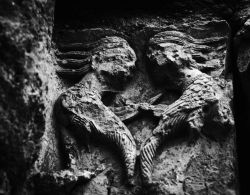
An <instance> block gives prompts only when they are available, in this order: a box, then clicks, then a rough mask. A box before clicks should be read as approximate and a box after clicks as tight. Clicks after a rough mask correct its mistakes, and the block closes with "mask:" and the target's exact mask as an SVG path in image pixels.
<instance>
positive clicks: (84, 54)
mask: <svg viewBox="0 0 250 195" xmlns="http://www.w3.org/2000/svg"><path fill="white" fill-rule="evenodd" d="M59 50H60V52H59V53H58V56H59V57H60V58H61V60H59V65H60V66H61V67H63V68H62V69H59V70H58V71H57V72H58V74H59V75H61V76H62V77H64V78H66V77H67V78H74V77H79V76H84V77H83V78H82V79H81V80H80V82H78V83H77V84H75V85H74V86H72V87H70V88H69V89H67V90H66V91H65V92H64V93H62V94H61V95H60V97H59V98H58V100H57V102H56V104H55V115H56V121H57V123H58V124H60V126H61V128H66V129H67V132H69V134H70V135H71V136H72V137H74V138H75V139H76V140H78V142H85V143H86V146H87V148H88V144H89V143H88V142H89V137H92V138H97V139H99V140H100V141H101V142H108V143H111V145H112V146H113V147H114V145H115V148H118V149H119V151H120V152H121V156H122V158H123V160H124V164H125V167H126V172H127V177H128V180H129V182H130V183H131V182H132V177H133V175H134V166H135V158H136V146H135V141H134V138H133V137H132V135H131V133H130V131H129V130H128V129H127V127H126V126H125V125H124V124H123V122H122V121H121V120H120V119H119V118H118V117H117V116H116V115H115V114H114V113H113V112H112V111H111V110H110V109H109V108H108V107H106V106H105V105H104V104H103V102H102V96H103V94H104V93H105V91H114V90H117V89H119V90H120V89H121V88H122V87H123V86H124V85H125V84H126V81H127V80H128V79H129V77H131V75H132V70H133V69H134V67H135V61H136V55H135V53H134V51H133V49H132V48H131V47H130V46H129V44H128V43H127V41H126V40H124V39H123V38H120V37H116V36H109V37H104V38H100V39H99V40H96V41H92V42H89V43H72V44H67V45H61V46H59Z"/></svg>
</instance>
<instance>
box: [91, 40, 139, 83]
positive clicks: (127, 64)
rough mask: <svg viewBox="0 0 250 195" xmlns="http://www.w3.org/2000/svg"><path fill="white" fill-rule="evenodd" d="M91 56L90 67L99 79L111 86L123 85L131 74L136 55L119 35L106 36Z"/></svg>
mask: <svg viewBox="0 0 250 195" xmlns="http://www.w3.org/2000/svg"><path fill="white" fill-rule="evenodd" d="M100 42H101V45H100V46H99V47H98V49H97V51H96V52H95V53H94V55H93V56H92V67H93V69H94V70H95V71H96V72H97V74H98V76H99V78H100V79H101V81H103V82H105V83H108V84H109V85H112V86H117V87H118V86H119V87H121V86H123V84H124V83H125V82H126V81H127V79H128V78H130V77H131V76H132V70H133V69H134V68H135V61H136V55H135V52H134V51H133V49H132V48H131V47H130V46H129V44H128V42H127V41H126V40H124V39H123V38H120V37H115V36H113V37H106V38H103V39H101V40H100Z"/></svg>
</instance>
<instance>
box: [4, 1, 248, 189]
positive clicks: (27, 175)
mask: <svg viewBox="0 0 250 195" xmlns="http://www.w3.org/2000/svg"><path fill="white" fill-rule="evenodd" d="M57 2H59V3H57V5H60V4H63V3H62V1H57ZM126 4H128V5H130V4H129V3H126ZM150 5H151V4H150ZM124 6H125V5H124ZM83 7H84V6H80V5H78V4H75V3H70V4H69V3H67V4H66V6H65V7H60V6H56V9H58V10H57V11H56V12H57V13H56V20H55V27H54V33H53V37H54V39H53V42H52V44H51V33H52V26H53V20H52V18H53V17H52V15H53V10H54V2H53V1H52V0H47V1H46V0H45V1H44V0H43V1H42V0H33V1H28V0H23V1H14V0H13V1H9V0H2V1H1V2H0V11H1V12H0V72H1V74H0V81H1V82H0V86H1V87H0V94H1V100H0V110H1V114H0V148H1V149H0V151H1V158H0V164H1V170H0V188H1V189H0V190H1V193H2V194H29V193H32V192H33V193H35V194H51V193H52V194H237V193H238V179H237V161H236V151H235V149H236V146H235V136H236V135H235V130H234V129H232V130H231V131H230V132H229V133H227V134H226V135H225V134H222V136H219V137H220V138H219V139H218V137H217V135H218V133H217V131H214V129H211V128H209V125H208V132H212V135H214V136H213V138H211V136H208V137H204V136H202V137H198V138H197V139H196V140H193V142H192V143H190V138H189V137H188V135H189V132H187V134H185V133H184V134H182V133H180V134H178V135H177V136H176V137H175V136H174V137H173V138H171V139H170V140H169V141H168V142H167V143H166V144H165V145H164V146H163V147H162V148H161V149H160V151H159V153H157V155H156V158H155V159H154V161H153V164H154V167H153V173H152V178H153V180H154V181H156V182H155V183H153V184H152V185H150V186H143V185H142V182H141V173H140V166H139V160H136V164H135V175H134V180H135V183H134V185H133V186H128V185H127V178H126V171H125V170H126V169H124V167H123V166H122V164H123V163H124V162H123V161H124V159H122V158H119V157H120V156H122V155H119V153H117V152H115V149H114V151H113V148H114V147H113V148H112V145H111V146H107V147H106V146H104V145H101V144H99V142H98V141H95V140H90V152H88V151H87V149H86V148H85V147H83V148H82V147H79V144H78V143H76V142H77V139H72V138H71V137H70V136H68V135H65V134H64V133H63V134H60V131H59V130H58V129H57V125H56V123H55V122H56V120H55V119H56V118H55V116H54V115H53V114H54V113H53V107H54V104H55V101H56V100H57V99H58V97H59V96H60V94H62V93H63V92H65V91H66V90H68V89H69V88H70V87H72V86H73V87H74V86H76V85H79V82H80V80H81V79H82V78H85V77H84V75H85V74H86V73H87V72H88V71H89V70H91V66H88V65H87V66H86V64H89V63H90V62H91V63H93V62H94V60H93V59H91V56H93V55H97V56H98V55H99V54H98V53H97V52H96V51H95V50H92V51H91V52H82V50H81V48H83V47H84V46H85V45H86V44H88V42H92V43H96V44H92V45H91V44H90V47H96V48H98V49H97V50H100V51H101V54H100V55H99V57H100V58H99V60H100V59H103V61H101V60H100V61H96V64H97V65H98V66H99V65H101V64H106V65H108V64H109V65H111V66H109V65H108V66H106V68H105V70H104V71H101V72H99V76H98V79H100V77H105V79H106V80H105V79H104V80H105V81H108V82H104V83H105V90H103V94H102V95H103V96H102V98H101V101H102V103H100V105H102V106H103V108H104V107H105V109H107V110H108V111H109V112H110V113H112V112H113V113H114V114H115V115H117V116H115V115H114V118H116V120H119V122H120V123H121V124H122V122H121V121H123V122H124V124H125V125H126V126H127V127H126V128H127V129H128V130H129V131H130V132H131V134H132V136H133V138H134V140H135V143H136V148H137V150H138V151H139V149H140V147H141V146H142V145H143V143H144V141H145V140H146V139H147V138H148V137H150V136H151V134H152V131H153V130H154V129H155V128H156V127H157V126H158V124H159V119H158V116H159V113H160V112H161V111H162V110H164V109H166V108H167V107H168V105H171V104H172V105H173V102H175V101H176V100H177V99H178V98H180V97H181V95H182V91H181V90H180V88H178V87H176V85H175V84H177V86H178V84H180V83H181V81H180V82H179V81H178V82H177V80H176V79H177V78H180V77H179V76H181V74H180V75H179V74H177V75H174V74H165V73H166V72H165V69H164V62H165V61H166V56H167V61H168V60H170V61H173V62H175V63H177V64H178V66H183V65H184V64H185V65H187V64H191V66H193V67H194V68H197V69H199V70H200V71H201V72H203V73H205V74H208V75H210V76H212V78H213V80H215V82H216V84H217V85H218V88H219V90H220V92H221V94H222V96H223V97H227V98H229V99H232V96H231V95H232V94H231V80H230V79H227V80H225V79H224V76H227V78H230V77H228V73H230V71H231V72H233V81H234V97H235V98H234V103H235V102H236V103H235V105H234V106H235V107H236V106H237V105H238V106H239V107H238V109H234V111H235V116H236V120H235V122H236V128H237V131H238V132H239V131H240V130H242V128H243V124H247V123H248V122H249V121H250V120H249V119H248V118H249V116H250V115H249V109H250V107H249V105H250V104H249V90H248V87H249V75H248V74H249V53H250V52H249V44H248V42H249V35H248V34H249V1H247V0H242V1H240V2H237V1H234V0H225V1H214V0H188V1H183V0H176V1H174V2H172V3H171V4H168V3H165V4H162V6H161V8H162V9H160V10H159V11H155V9H153V11H149V10H140V11H138V12H137V10H134V11H133V10H132V11H124V12H122V11H121V10H118V11H117V12H115V13H112V12H109V11H106V12H105V11H104V12H100V13H99V11H98V14H97V12H95V11H93V10H84V9H83ZM71 8H74V9H71ZM60 9H62V10H60ZM58 12H61V13H63V14H61V15H60V14H58ZM74 16H76V17H74ZM166 31H178V32H181V33H184V34H185V36H186V35H188V36H191V37H192V38H191V39H190V38H182V35H181V34H179V35H178V36H177V37H176V41H177V42H176V43H177V45H174V44H175V43H174V41H171V40H173V39H175V38H174V36H173V37H171V38H169V37H168V36H166V33H164V32H166ZM155 35H156V36H155ZM154 36H155V37H157V36H158V37H157V38H156V39H155V40H156V41H160V39H162V40H163V41H164V42H168V43H169V42H171V44H172V46H170V47H168V49H167V50H170V51H171V52H169V53H166V52H165V53H164V52H162V51H164V47H165V46H164V45H161V44H152V40H153V39H152V37H154ZM185 36H184V37H185ZM107 37H117V39H123V40H124V44H125V45H126V44H128V45H129V46H130V47H131V50H133V51H134V52H135V55H136V59H137V60H136V63H135V66H136V68H135V70H133V71H132V72H131V73H133V74H131V75H129V76H130V77H131V78H130V79H128V80H126V79H125V80H124V79H123V78H124V77H126V76H128V75H126V76H124V75H125V74H123V73H125V72H126V71H123V70H121V69H119V70H117V71H116V74H114V75H112V74H111V75H110V74H109V73H110V72H109V71H111V72H112V71H114V70H115V69H116V67H115V66H113V65H112V61H113V62H115V63H121V62H122V63H123V62H128V61H130V60H131V55H129V52H128V53H127V54H126V55H125V56H126V57H125V58H122V57H121V56H122V55H118V56H119V57H118V58H117V59H116V58H115V56H116V54H115V52H113V51H112V49H110V50H107V49H108V48H107V47H105V46H104V47H103V46H102V43H101V42H102V41H101V42H100V40H108V41H109V38H107ZM210 37H213V39H211V38H210ZM150 40H151V41H150ZM190 40H191V41H190ZM206 41H208V42H206ZM211 41H212V42H211ZM104 42H105V41H104ZM126 42H127V43H126ZM72 43H77V44H76V45H74V44H73V45H72ZM180 43H181V44H183V46H181V47H180V46H178V44H180ZM197 43H198V44H197ZM171 44H170V45H171ZM199 44H200V45H201V46H200V45H199ZM65 45H66V47H65ZM67 45H68V46H69V45H70V46H69V47H67ZM104 45H105V44H104ZM197 45H199V46H197ZM76 47H77V48H78V49H77V50H76V51H73V52H72V48H76ZM60 48H62V50H60ZM63 48H64V49H63ZM79 48H80V49H79ZM165 48H166V47H165ZM174 48H177V53H176V54H177V55H173V53H174ZM63 50H64V51H63ZM73 50H74V49H73ZM79 50H80V51H79ZM105 50H106V52H105ZM125 50H126V49H125ZM125 50H123V49H121V50H120V51H121V53H122V52H124V51H125ZM149 50H150V51H152V52H156V53H155V54H157V52H158V54H160V55H159V56H160V58H158V59H157V60H158V61H157V60H156V61H157V63H158V64H159V65H161V66H162V69H161V68H159V69H158V68H156V69H155V66H153V65H155V63H152V56H151V57H150V56H149V52H148V51H149ZM54 51H55V53H56V54H57V56H54V53H53V52H54ZM95 52H96V53H95ZM125 53H126V52H125ZM147 54H148V55H147ZM158 54H157V55H158ZM105 55H111V58H105V59H104V58H103V57H104V56H105ZM13 56H14V57H13ZM86 56H87V58H86ZM112 56H113V57H112ZM129 56H130V57H129ZM132 56H133V55H132ZM88 57H89V58H90V59H89V58H88ZM127 57H128V58H127ZM132 58H133V57H132ZM86 59H87V60H86ZM109 60H110V61H109ZM161 60H163V63H162V62H161ZM108 61H109V62H108ZM132 61H133V59H132ZM153 61H154V60H153ZM113 64H114V63H113ZM133 64H134V62H133ZM86 67H87V68H86ZM104 67H105V66H104ZM92 68H93V67H92ZM109 68H111V69H109ZM65 70H66V71H65ZM92 71H93V70H92ZM60 72H61V73H62V74H60ZM169 72H172V70H171V71H169ZM75 73H79V74H78V75H77V76H76V77H74V75H76V74H75ZM59 75H60V76H59ZM65 75H68V77H67V79H65V78H66V77H65ZM72 75H73V76H72ZM155 75H157V76H155ZM117 76H118V78H121V80H119V79H118V80H119V81H123V82H125V83H126V84H125V85H124V86H123V87H124V88H121V87H120V86H119V87H118V83H119V82H114V83H113V80H114V79H117ZM165 76H172V78H171V79H166V80H162V78H165ZM83 80H84V79H83ZM104 80H102V82H103V81H104ZM90 81H91V82H92V81H95V80H94V79H92V78H90ZM169 81H174V82H173V84H167V83H169ZM77 83H78V84H77ZM102 84H103V83H102ZM107 84H114V86H115V87H114V88H112V89H111V88H108V85H107ZM229 99H227V102H226V104H228V100H229ZM142 103H143V104H142ZM150 104H153V105H150ZM138 105H139V106H138ZM145 105H146V106H145ZM151 106H153V107H154V108H155V109H156V112H155V113H156V116H154V115H153V114H152V112H150V111H149V110H147V111H145V108H146V109H148V108H150V107H151ZM90 113H91V112H90ZM113 113H112V114H113ZM92 114H93V113H92ZM220 114H221V113H219V115H220ZM97 117H98V115H97ZM118 117H119V118H120V119H119V118H118ZM80 122H81V121H80ZM124 124H122V126H125V125H124ZM239 124H240V125H239ZM210 130H211V131H210ZM243 130H245V129H244V128H243ZM241 132H242V131H241ZM243 136H244V135H243ZM241 137H242V134H241ZM244 143H246V142H244ZM63 150H65V151H63ZM64 152H66V153H65V155H64ZM67 152H68V153H67ZM67 155H69V156H67ZM68 157H69V159H68ZM138 159H139V158H138ZM240 159H241V160H242V158H240ZM68 162H70V163H71V165H72V167H71V170H64V169H65V168H68V167H67V166H66V165H67V163H68ZM73 169H75V170H77V171H75V170H73Z"/></svg>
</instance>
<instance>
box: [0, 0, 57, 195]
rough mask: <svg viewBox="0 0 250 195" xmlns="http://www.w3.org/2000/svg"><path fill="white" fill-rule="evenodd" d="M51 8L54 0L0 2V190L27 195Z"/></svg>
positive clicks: (41, 117)
mask: <svg viewBox="0 0 250 195" xmlns="http://www.w3.org/2000/svg"><path fill="white" fill-rule="evenodd" d="M53 10H54V1H53V0H48V1H39V0H35V1H27V0H24V1H15V0H11V1H9V0H3V1H1V2H0V56H1V57H0V93H1V95H0V96H1V97H0V112H1V114H0V156H1V157H0V164H1V165H0V167H1V173H3V174H4V175H3V177H1V183H2V182H4V183H5V184H3V188H2V187H1V193H2V194H8V193H9V194H25V193H27V191H28V190H27V186H26V184H27V178H28V176H29V172H30V170H31V168H32V166H33V163H34V161H35V160H36V159H37V158H38V152H39V146H40V138H41V137H42V135H43V132H44V129H45V125H46V124H45V123H46V122H45V121H46V119H45V113H44V111H45V107H46V103H47V100H48V99H47V98H48V97H47V94H48V77H49V76H48V75H49V74H50V73H51V72H50V71H48V70H51V69H52V67H53V63H52V57H51V55H50V52H51V51H50V48H51V34H52V25H53ZM2 179H3V180H2ZM5 188H6V189H5Z"/></svg>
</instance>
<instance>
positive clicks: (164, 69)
mask: <svg viewBox="0 0 250 195" xmlns="http://www.w3.org/2000/svg"><path fill="white" fill-rule="evenodd" d="M218 39H219V38H218ZM212 43H213V39H212V38H206V39H195V38H193V37H192V36H190V35H188V34H186V33H184V32H180V31H174V30H173V31H164V32H160V33H158V34H156V35H155V36H153V37H152V38H151V39H150V40H149V48H148V52H147V56H148V58H149V60H150V66H151V69H152V71H151V72H152V73H153V74H154V75H153V77H154V78H157V80H156V81H157V82H159V83H166V82H168V83H171V84H173V85H174V86H177V87H179V86H180V85H181V83H182V82H186V80H188V79H189V78H190V77H191V78H192V77H194V76H196V75H197V74H200V73H201V72H206V71H208V70H213V69H216V68H218V67H217V66H220V65H221V64H218V63H217V61H219V60H218V59H213V58H214V56H212V57H211V53H212V52H214V51H215V50H216V49H215V48H212V47H211V46H209V45H212Z"/></svg>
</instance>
